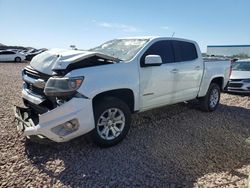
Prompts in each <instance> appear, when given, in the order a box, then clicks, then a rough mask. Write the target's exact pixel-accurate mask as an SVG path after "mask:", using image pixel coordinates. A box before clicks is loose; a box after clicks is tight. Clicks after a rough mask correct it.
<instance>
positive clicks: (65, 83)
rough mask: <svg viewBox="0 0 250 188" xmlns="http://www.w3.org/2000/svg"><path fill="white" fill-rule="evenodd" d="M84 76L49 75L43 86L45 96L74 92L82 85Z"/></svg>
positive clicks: (65, 94)
mask: <svg viewBox="0 0 250 188" xmlns="http://www.w3.org/2000/svg"><path fill="white" fill-rule="evenodd" d="M83 79H84V77H74V78H57V77H51V78H50V79H49V80H48V81H47V83H46V85H45V88H44V93H45V95H46V96H56V97H60V96H68V95H72V94H74V93H75V92H76V90H77V89H79V87H80V86H81V85H82V82H83Z"/></svg>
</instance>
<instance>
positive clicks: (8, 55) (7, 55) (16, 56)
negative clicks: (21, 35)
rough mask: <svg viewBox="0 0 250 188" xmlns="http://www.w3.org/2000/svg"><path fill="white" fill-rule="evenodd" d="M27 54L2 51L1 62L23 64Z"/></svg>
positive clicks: (0, 52)
mask: <svg viewBox="0 0 250 188" xmlns="http://www.w3.org/2000/svg"><path fill="white" fill-rule="evenodd" d="M25 58H26V56H25V54H22V53H19V52H14V51H10V50H4V51H0V61H15V62H21V61H23V60H25Z"/></svg>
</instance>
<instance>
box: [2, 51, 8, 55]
mask: <svg viewBox="0 0 250 188" xmlns="http://www.w3.org/2000/svg"><path fill="white" fill-rule="evenodd" d="M5 54H8V53H7V52H6V51H2V52H0V55H5Z"/></svg>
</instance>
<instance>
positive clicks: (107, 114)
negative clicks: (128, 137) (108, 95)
mask: <svg viewBox="0 0 250 188" xmlns="http://www.w3.org/2000/svg"><path fill="white" fill-rule="evenodd" d="M124 126H125V115H124V113H123V112H122V111H121V110H120V109H118V108H110V109H107V110H105V111H104V112H103V113H102V114H101V116H100V117H99V119H98V123H97V132H98V134H99V135H100V137H101V138H103V139H105V140H113V139H115V138H116V137H118V136H119V135H120V134H121V132H122V131H123V129H124Z"/></svg>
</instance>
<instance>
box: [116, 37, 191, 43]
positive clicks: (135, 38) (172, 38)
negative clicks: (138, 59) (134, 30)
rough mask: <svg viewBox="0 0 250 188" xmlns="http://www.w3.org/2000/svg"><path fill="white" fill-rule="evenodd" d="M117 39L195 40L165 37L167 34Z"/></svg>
mask: <svg viewBox="0 0 250 188" xmlns="http://www.w3.org/2000/svg"><path fill="white" fill-rule="evenodd" d="M118 39H149V40H153V39H168V40H181V41H189V42H195V41H193V40H189V39H184V38H176V37H167V36H134V37H122V38H118Z"/></svg>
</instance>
